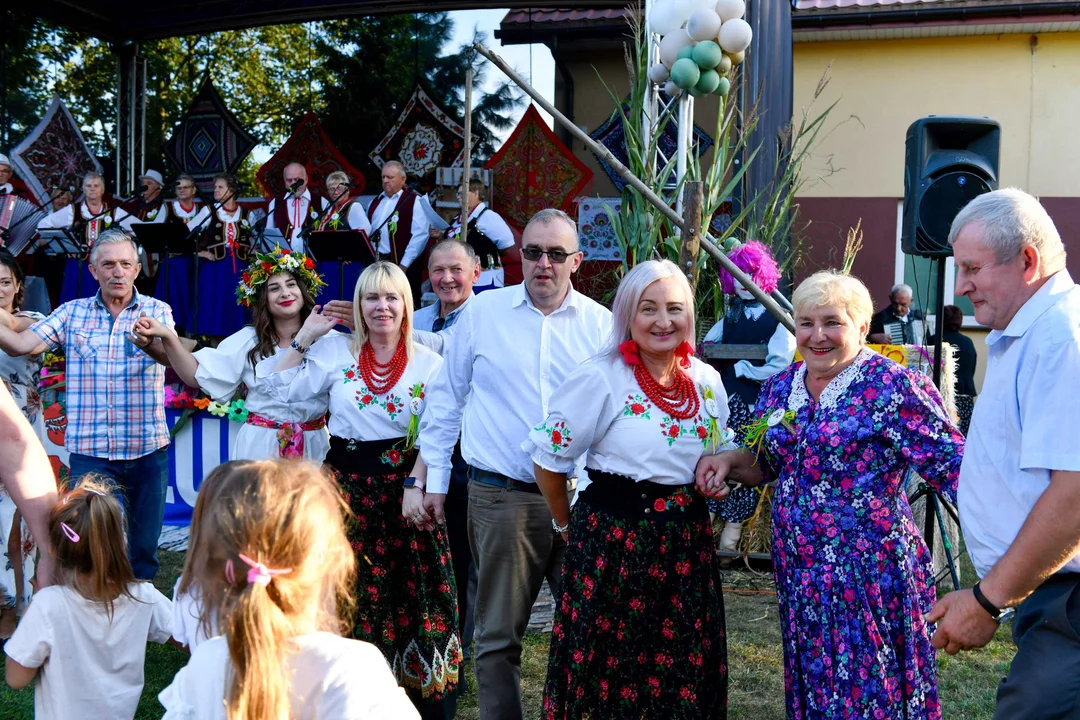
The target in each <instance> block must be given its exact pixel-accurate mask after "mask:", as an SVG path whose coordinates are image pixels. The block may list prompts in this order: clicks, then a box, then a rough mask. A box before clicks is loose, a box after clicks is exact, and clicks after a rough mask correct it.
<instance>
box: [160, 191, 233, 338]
mask: <svg viewBox="0 0 1080 720" xmlns="http://www.w3.org/2000/svg"><path fill="white" fill-rule="evenodd" d="M198 195H199V198H200V199H201V200H202V201H203V206H204V207H207V208H209V209H210V212H209V214H208V215H207V216H206V219H205V220H203V221H202V222H201V223H199V224H198V225H196V226H195V227H194V228H192V229H191V231H190V232H189V233H188V234H187V237H186V238H184V242H185V243H186V242H188V241H189V240H194V241H195V289H194V294H195V297H194V299H193V300H192V303H191V324H192V331H193V332H194V333H195V334H198V332H199V327H198V326H199V243H198V236H199V235H201V234H202V233H203V232H204V230H203V228H205V227H206V224H207V223H208V222H210V220H212V219H213V218H214V217H216V216H217V211H218V210H220V209H221V208H222V207H224V206H225V203H227V202H228V201H229V200H232V199H234V198H235V197H236V194H235V193H229V194H228V195H226V196H225V197H224V198H222V199H221V201H220V202H214V201H211V202H207V200H206V198H205V197H203V195H202V193H201V192H200V193H198ZM166 282H168V279H166Z"/></svg>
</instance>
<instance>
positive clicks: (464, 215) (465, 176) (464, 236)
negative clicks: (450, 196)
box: [459, 55, 475, 242]
mask: <svg viewBox="0 0 1080 720" xmlns="http://www.w3.org/2000/svg"><path fill="white" fill-rule="evenodd" d="M474 57H475V55H471V56H470V58H469V68H468V70H466V71H465V167H464V168H462V173H461V236H460V238H459V239H460V240H461V242H468V241H469V180H470V178H471V176H472V86H473V68H472V60H473V58H474Z"/></svg>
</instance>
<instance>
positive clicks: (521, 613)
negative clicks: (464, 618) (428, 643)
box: [469, 481, 566, 720]
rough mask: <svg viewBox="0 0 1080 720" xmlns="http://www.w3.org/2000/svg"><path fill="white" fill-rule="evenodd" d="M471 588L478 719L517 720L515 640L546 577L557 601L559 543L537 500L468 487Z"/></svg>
mask: <svg viewBox="0 0 1080 720" xmlns="http://www.w3.org/2000/svg"><path fill="white" fill-rule="evenodd" d="M469 545H470V547H471V548H472V553H473V560H474V561H475V562H476V572H477V585H476V605H475V607H474V610H473V612H474V616H473V617H474V622H475V623H476V629H475V634H474V635H473V640H474V642H475V644H476V655H475V657H474V663H475V665H476V684H477V695H478V700H479V705H480V719H481V720H521V717H522V709H521V639H522V637H524V635H525V630H526V628H527V627H528V625H529V616H530V614H531V613H532V606H533V603H535V602H536V596H537V595H538V594H539V593H540V586H541V585H542V584H543V582H544V578H547V581H548V585H549V586H550V587H551V592H552V594H553V595H554V597H556V598H558V597H559V591H558V588H559V580H560V575H561V572H562V562H563V555H564V554H565V552H566V543H565V542H563V539H562V537H560V536H558V535H556V534H555V532H554V531H553V530H552V529H551V512H550V511H549V510H548V507H547V503H546V502H544V497H543V496H542V495H537V494H533V493H528V492H522V491H520V490H510V489H508V488H500V487H493V486H491V485H485V484H483V483H479V482H475V481H474V482H470V483H469Z"/></svg>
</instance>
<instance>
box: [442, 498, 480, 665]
mask: <svg viewBox="0 0 1080 720" xmlns="http://www.w3.org/2000/svg"><path fill="white" fill-rule="evenodd" d="M445 512H446V536H447V539H448V540H449V541H450V557H451V558H452V559H453V564H454V581H455V582H456V583H457V598H458V632H459V633H460V635H461V648H462V650H463V651H464V653H465V659H468V658H470V657H472V641H473V604H474V603H475V602H476V563H474V562H473V557H472V550H471V549H470V548H469V484H468V482H467V481H466V482H460V481H458V480H456V479H455V480H452V481H451V482H450V489H449V490H448V491H447V493H446V505H445Z"/></svg>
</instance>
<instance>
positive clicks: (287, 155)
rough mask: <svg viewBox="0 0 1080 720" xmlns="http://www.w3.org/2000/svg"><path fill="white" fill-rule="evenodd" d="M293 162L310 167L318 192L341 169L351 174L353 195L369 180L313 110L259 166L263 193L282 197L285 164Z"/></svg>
mask: <svg viewBox="0 0 1080 720" xmlns="http://www.w3.org/2000/svg"><path fill="white" fill-rule="evenodd" d="M292 162H298V163H301V164H302V165H303V166H304V167H305V168H306V169H307V175H308V187H310V188H314V189H316V190H318V191H319V192H325V189H326V176H327V175H329V174H330V173H332V172H337V171H338V170H340V171H342V172H344V173H345V174H346V175H348V176H349V182H351V183H353V184H354V185H355V187H354V188H353V189H352V195H354V196H355V195H359V194H360V193H361V192H363V191H364V185H365V183H366V182H367V181H366V180H365V179H364V174H363V173H362V172H360V171H359V170H357V169H356V168H354V167H353V166H352V164H351V163H350V162H349V161H348V160H347V159H346V158H345V156H344V155H342V154H341V152H340V151H339V150H338V149H337V146H336V145H334V143H333V141H332V140H331V139H330V136H329V135H327V134H326V131H325V130H324V129H323V126H322V123H320V122H319V118H318V117H317V116H316V115H315V113H313V112H309V113H307V114H306V115H304V117H303V118H301V120H300V122H299V123H298V124H297V126H296V129H295V130H293V134H292V135H291V136H290V137H289V139H288V141H286V143H285V144H284V145H282V146H281V149H279V150H278V151H277V152H276V153H274V156H273V157H271V158H270V159H269V160H267V161H266V162H265V163H264V164H263V166H262V167H261V168H259V173H258V179H259V186H260V187H261V188H262V191H263V194H264V195H268V196H271V197H281V196H282V195H284V194H285V166H286V165H288V164H289V163H292Z"/></svg>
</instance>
